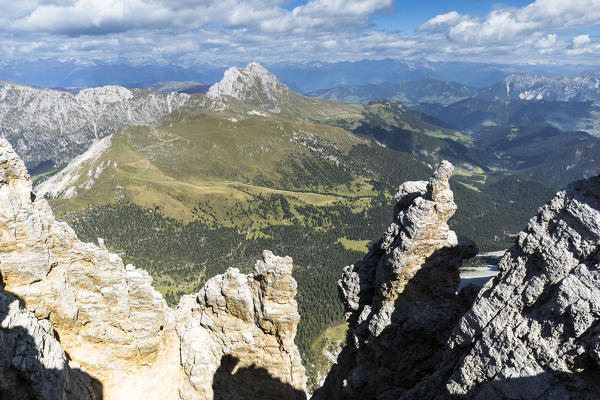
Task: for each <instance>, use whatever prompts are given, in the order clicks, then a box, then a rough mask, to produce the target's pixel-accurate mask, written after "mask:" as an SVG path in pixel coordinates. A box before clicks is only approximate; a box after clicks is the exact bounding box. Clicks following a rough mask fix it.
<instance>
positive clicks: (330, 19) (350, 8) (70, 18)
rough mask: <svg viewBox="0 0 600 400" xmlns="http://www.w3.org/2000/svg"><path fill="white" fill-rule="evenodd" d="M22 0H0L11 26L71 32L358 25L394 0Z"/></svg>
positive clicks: (70, 33)
mask: <svg viewBox="0 0 600 400" xmlns="http://www.w3.org/2000/svg"><path fill="white" fill-rule="evenodd" d="M24 2H25V4H20V5H16V6H13V5H12V3H9V2H7V1H6V0H0V5H5V6H6V7H7V8H6V10H7V14H13V15H16V16H17V18H16V19H15V20H14V21H13V22H11V26H12V28H14V29H17V30H24V31H47V32H54V33H59V34H67V35H73V36H77V35H85V34H88V35H89V34H108V33H115V32H123V31H127V30H135V29H190V28H200V27H202V26H205V25H206V24H209V23H211V24H218V25H223V26H225V27H247V28H258V29H260V30H263V31H277V32H283V31H294V30H295V31H299V30H307V29H312V28H317V27H318V28H321V29H341V28H347V27H354V28H357V27H362V26H364V24H365V23H366V22H367V20H368V16H369V15H370V14H372V13H373V12H375V11H377V10H381V9H384V8H386V7H389V6H391V4H392V0H310V1H308V2H307V4H305V5H300V6H297V7H296V8H294V9H293V10H292V11H288V10H286V9H284V8H282V7H281V4H280V3H281V1H278V0H220V1H211V0H200V1H187V0H184V1H173V0H63V1H54V2H47V1H46V2H43V3H42V2H39V1H34V0H24ZM2 3H5V4H2ZM350 23H352V24H350Z"/></svg>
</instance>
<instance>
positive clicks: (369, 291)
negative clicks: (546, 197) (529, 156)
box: [314, 163, 600, 400]
mask: <svg viewBox="0 0 600 400" xmlns="http://www.w3.org/2000/svg"><path fill="white" fill-rule="evenodd" d="M450 174H451V167H450V166H449V164H447V163H443V164H442V165H441V166H440V167H439V168H438V170H437V171H436V172H435V173H434V175H433V177H432V179H431V180H430V181H429V182H407V183H405V184H403V185H402V186H401V187H400V191H399V192H398V195H397V196H396V200H397V201H398V204H397V206H396V211H395V217H396V222H395V223H394V224H392V225H391V226H390V228H389V229H388V231H387V233H386V235H385V237H384V238H383V239H382V240H381V241H380V242H379V243H378V244H377V245H376V246H375V247H373V248H372V249H371V251H370V252H369V254H368V255H367V256H366V257H365V259H363V260H362V261H361V262H360V263H358V264H356V265H355V266H350V267H347V268H346V269H345V270H344V275H343V277H342V280H341V281H340V288H341V293H342V301H343V302H344V305H345V307H346V312H347V313H346V317H347V319H348V322H349V331H348V336H347V343H346V347H345V348H344V349H343V351H342V353H341V354H340V356H339V358H338V363H337V364H336V365H334V367H333V368H332V370H331V371H330V373H329V375H328V377H327V380H326V381H325V385H324V386H323V387H322V388H321V389H319V390H318V391H317V392H316V393H315V396H314V398H315V399H317V400H320V399H328V398H337V399H378V400H379V399H384V400H387V399H390V400H391V399H415V400H417V399H419V400H420V399H439V400H442V399H448V398H464V399H484V398H485V399H488V398H489V399H514V398H524V399H535V398H544V399H550V398H552V399H554V398H564V399H596V398H600V387H599V386H598V382H600V308H599V307H598V304H600V228H599V226H600V176H598V177H595V178H591V179H588V180H585V181H580V182H577V183H575V184H572V185H570V186H569V187H568V188H567V189H566V190H564V191H561V192H559V193H558V194H557V195H556V196H555V197H554V198H553V199H552V200H551V201H550V202H549V203H548V204H546V205H545V206H543V207H542V208H540V210H539V213H538V215H537V216H536V217H534V218H532V219H531V220H530V221H529V224H528V225H527V228H526V229H525V230H524V231H523V232H521V233H520V234H519V236H518V239H517V242H516V244H515V246H514V247H512V248H511V249H509V250H508V251H507V253H506V254H505V255H504V257H503V258H502V260H501V262H500V265H499V268H500V274H499V275H498V276H497V277H496V278H494V279H493V280H491V281H489V282H488V283H487V284H486V286H485V287H484V288H483V289H482V291H481V292H480V293H479V295H478V296H477V298H476V299H475V301H474V303H473V304H472V306H471V307H470V310H468V311H467V312H466V313H464V315H462V316H461V314H462V313H463V312H464V310H465V309H467V308H469V306H470V305H469V302H468V298H467V297H466V296H464V297H463V296H461V295H460V294H459V295H456V294H455V293H454V290H456V285H457V284H458V272H457V271H456V267H457V265H459V264H460V261H461V260H462V258H463V257H464V256H467V255H471V254H473V246H469V245H466V246H465V245H464V244H462V243H464V241H461V240H458V241H455V239H454V238H455V236H454V235H453V234H452V233H451V231H449V230H447V226H446V225H445V222H446V221H447V218H449V216H450V215H452V213H453V212H454V208H455V206H454V204H453V202H452V195H451V193H452V192H451V191H450V190H449V187H448V178H449V176H450ZM457 243H458V244H457Z"/></svg>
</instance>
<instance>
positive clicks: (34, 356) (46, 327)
mask: <svg viewBox="0 0 600 400" xmlns="http://www.w3.org/2000/svg"><path fill="white" fill-rule="evenodd" d="M4 287H5V285H4V283H3V282H2V280H1V278H0V323H1V327H0V400H9V399H10V400H102V398H103V395H102V392H103V388H102V383H101V382H100V381H98V380H97V379H95V378H93V377H92V376H90V375H89V374H87V373H85V372H84V371H82V370H80V369H78V368H71V367H69V356H68V354H67V353H66V352H65V351H64V350H63V348H62V346H61V345H60V342H59V341H58V339H57V338H58V334H57V333H56V332H55V331H54V330H53V329H52V325H51V323H50V321H48V320H38V319H37V318H36V317H35V316H34V315H33V313H31V312H29V311H27V309H26V308H25V304H24V302H23V301H22V300H21V299H20V298H18V297H17V296H14V295H13V294H11V293H8V292H6V291H4Z"/></svg>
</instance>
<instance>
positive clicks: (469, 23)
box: [418, 0, 600, 43]
mask: <svg viewBox="0 0 600 400" xmlns="http://www.w3.org/2000/svg"><path fill="white" fill-rule="evenodd" d="M598 24H600V0H577V1H564V0H536V1H535V2H533V3H531V4H529V5H528V6H525V7H521V8H500V9H497V10H493V11H492V12H490V13H489V14H487V15H486V16H485V17H483V18H479V17H473V16H469V15H461V14H459V13H457V12H452V13H448V14H443V15H438V16H436V17H435V18H432V19H430V20H429V21H427V22H426V23H424V24H423V25H421V26H420V27H419V28H418V30H419V31H422V32H444V33H445V34H446V35H447V37H448V39H450V40H452V41H455V42H469V43H473V42H475V43H498V42H507V41H516V40H522V38H523V37H524V35H531V34H533V35H538V36H541V35H542V32H544V31H547V30H549V29H555V30H564V29H567V28H578V27H585V26H591V25H598Z"/></svg>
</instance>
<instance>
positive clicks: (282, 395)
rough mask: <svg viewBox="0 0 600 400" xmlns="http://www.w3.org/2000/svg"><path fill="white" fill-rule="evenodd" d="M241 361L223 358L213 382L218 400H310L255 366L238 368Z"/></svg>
mask: <svg viewBox="0 0 600 400" xmlns="http://www.w3.org/2000/svg"><path fill="white" fill-rule="evenodd" d="M238 362H239V359H237V358H236V357H234V356H232V355H225V356H223V358H221V365H220V366H219V368H218V369H217V371H216V372H215V375H214V378H213V392H214V400H245V399H257V400H258V399H260V400H306V393H304V392H303V391H301V390H298V389H295V388H294V387H292V386H291V385H289V384H287V383H284V382H281V381H280V380H279V379H277V378H275V377H273V376H271V375H270V374H269V372H268V371H267V370H266V369H264V368H259V367H256V366H254V365H252V366H250V367H241V368H236V367H237V364H238Z"/></svg>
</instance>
